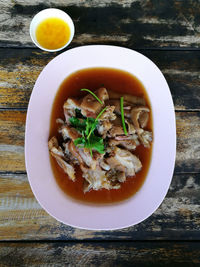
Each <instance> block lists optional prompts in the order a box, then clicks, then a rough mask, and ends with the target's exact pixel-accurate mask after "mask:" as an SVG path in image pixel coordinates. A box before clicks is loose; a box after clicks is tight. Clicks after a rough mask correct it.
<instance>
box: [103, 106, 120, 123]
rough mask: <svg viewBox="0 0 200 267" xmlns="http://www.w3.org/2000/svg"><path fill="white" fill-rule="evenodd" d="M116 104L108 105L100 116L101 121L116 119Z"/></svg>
mask: <svg viewBox="0 0 200 267" xmlns="http://www.w3.org/2000/svg"><path fill="white" fill-rule="evenodd" d="M114 110H115V106H106V110H105V111H104V112H103V113H102V115H101V117H100V118H99V121H105V120H111V121H113V120H115V119H116V115H115V113H114Z"/></svg>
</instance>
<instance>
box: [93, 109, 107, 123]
mask: <svg viewBox="0 0 200 267" xmlns="http://www.w3.org/2000/svg"><path fill="white" fill-rule="evenodd" d="M106 109H107V107H105V108H104V109H102V111H101V112H100V113H99V115H98V116H97V117H96V119H95V121H97V120H98V119H99V118H100V117H101V115H102V114H103V113H104V111H106Z"/></svg>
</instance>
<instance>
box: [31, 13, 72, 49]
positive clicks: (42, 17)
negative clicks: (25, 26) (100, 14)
mask: <svg viewBox="0 0 200 267" xmlns="http://www.w3.org/2000/svg"><path fill="white" fill-rule="evenodd" d="M47 18H59V19H62V20H64V21H65V22H66V23H67V24H68V25H69V28H70V38H69V41H68V42H67V43H66V44H65V45H64V46H62V47H60V48H58V49H46V48H44V47H42V46H41V45H40V44H39V43H38V41H37V39H36V34H35V33H36V29H37V26H38V25H39V24H40V23H41V22H42V21H43V20H45V19H47ZM29 32H30V36H31V39H32V41H33V43H34V44H35V45H36V46H37V47H39V48H40V49H42V50H44V51H48V52H57V51H60V50H62V49H63V48H65V47H67V46H68V45H69V44H70V43H71V41H72V39H73V37H74V32H75V29H74V23H73V21H72V19H71V18H70V16H69V15H68V14H67V13H65V12H64V11H62V10H60V9H56V8H47V9H44V10H42V11H40V12H39V13H37V14H36V15H35V16H34V18H33V19H32V21H31V24H30V29H29Z"/></svg>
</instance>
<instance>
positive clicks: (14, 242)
mask: <svg viewBox="0 0 200 267" xmlns="http://www.w3.org/2000/svg"><path fill="white" fill-rule="evenodd" d="M144 242H145V243H175V242H176V243H200V240H179V239H177V240H176V239H173V240H148V239H147V240H145V239H143V240H126V241H124V240H123V241H122V240H120V239H109V240H104V239H100V240H92V239H84V240H51V239H44V240H0V244H1V243H7V244H37V243H38V244H48V243H54V244H58V243H62V244H70V243H71V244H79V243H80V244H88V243H93V244H98V243H100V244H109V243H123V244H130V243H133V244H134V243H144Z"/></svg>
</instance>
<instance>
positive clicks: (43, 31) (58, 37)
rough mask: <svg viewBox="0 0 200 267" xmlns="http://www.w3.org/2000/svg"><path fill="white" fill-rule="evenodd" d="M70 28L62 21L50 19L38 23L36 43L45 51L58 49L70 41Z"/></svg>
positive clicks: (54, 18)
mask: <svg viewBox="0 0 200 267" xmlns="http://www.w3.org/2000/svg"><path fill="white" fill-rule="evenodd" d="M70 35H71V32H70V27H69V25H68V24H67V23H66V22H65V21H64V20H62V19H60V18H56V17H52V18H47V19H45V20H43V21H42V22H40V24H39V25H38V26H37V29H36V39H37V41H38V43H39V44H40V45H41V46H42V47H44V48H46V49H50V50H53V49H59V48H61V47H63V46H64V45H65V44H66V43H67V42H68V41H69V39H70Z"/></svg>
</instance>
